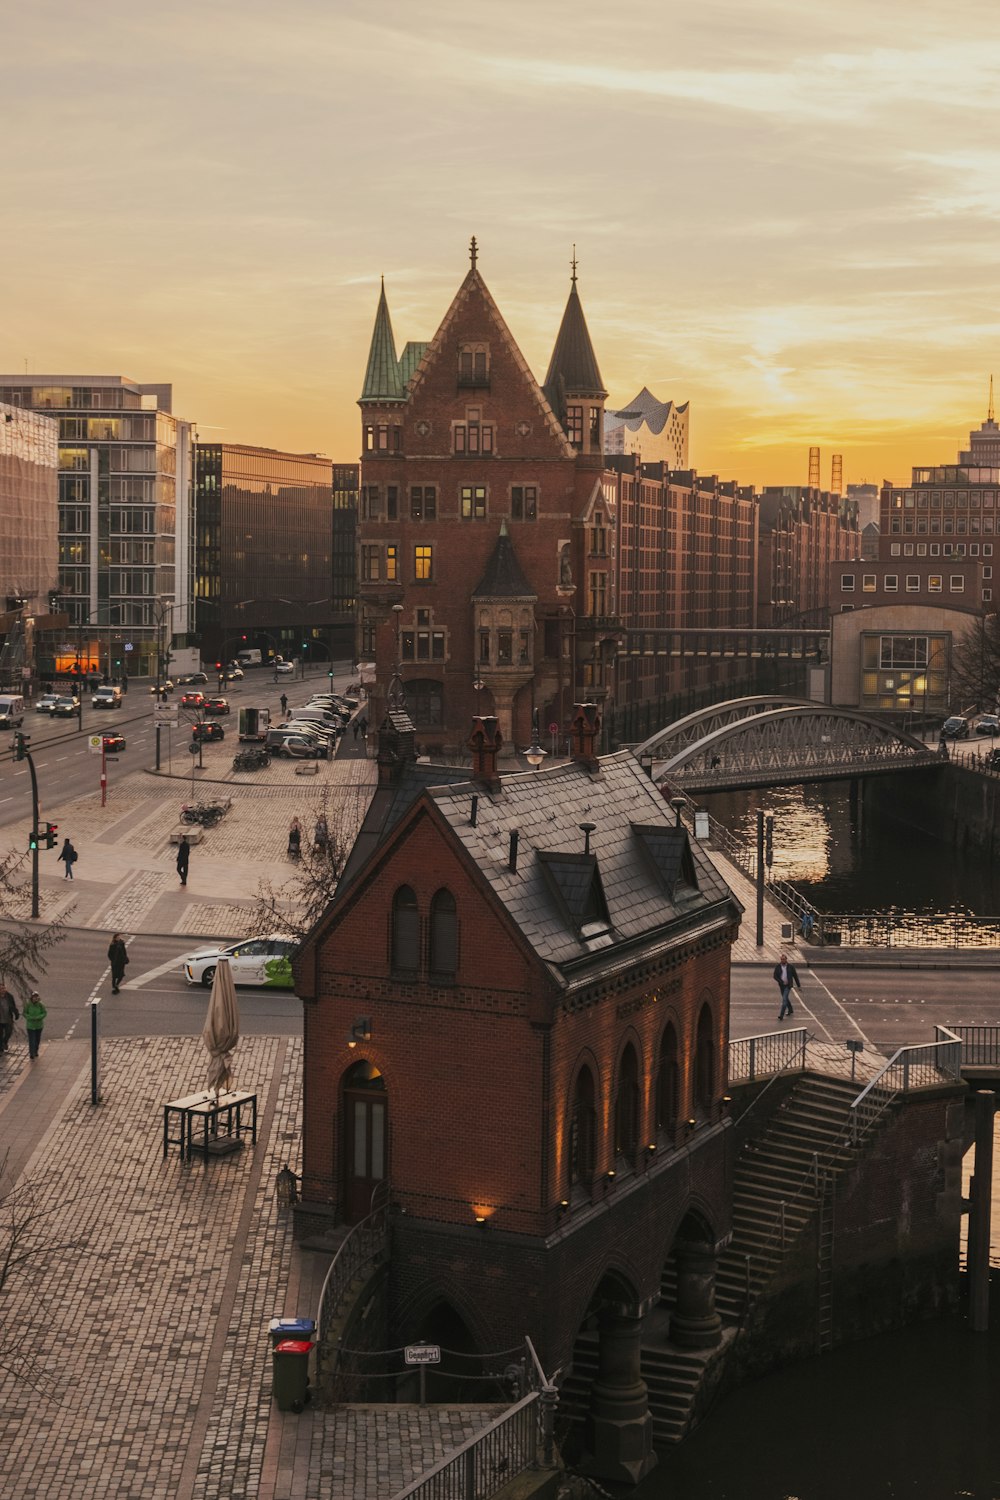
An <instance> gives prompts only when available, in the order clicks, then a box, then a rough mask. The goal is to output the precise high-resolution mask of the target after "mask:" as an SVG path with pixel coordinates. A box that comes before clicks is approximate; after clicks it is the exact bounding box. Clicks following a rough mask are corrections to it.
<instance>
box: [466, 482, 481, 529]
mask: <svg viewBox="0 0 1000 1500" xmlns="http://www.w3.org/2000/svg"><path fill="white" fill-rule="evenodd" d="M461 498H462V520H463V521H484V520H485V519H486V486H485V484H463V486H462V490H461Z"/></svg>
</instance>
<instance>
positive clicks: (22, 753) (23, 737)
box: [14, 730, 31, 760]
mask: <svg viewBox="0 0 1000 1500" xmlns="http://www.w3.org/2000/svg"><path fill="white" fill-rule="evenodd" d="M30 744H31V736H30V735H27V734H22V733H21V732H20V730H18V731H17V732H16V733H15V735H14V759H15V760H24V759H25V757H26V756H27V754H28V746H29V745H30Z"/></svg>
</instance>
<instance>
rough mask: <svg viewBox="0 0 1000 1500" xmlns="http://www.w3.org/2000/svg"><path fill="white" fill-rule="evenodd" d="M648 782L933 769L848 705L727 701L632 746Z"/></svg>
mask: <svg viewBox="0 0 1000 1500" xmlns="http://www.w3.org/2000/svg"><path fill="white" fill-rule="evenodd" d="M634 753H635V755H636V756H637V757H638V759H639V760H641V761H642V762H643V763H644V764H646V765H649V766H650V771H651V775H652V777H653V780H654V781H657V782H662V781H666V782H669V784H670V786H671V787H676V788H677V789H678V790H683V791H690V792H709V791H726V790H729V789H731V788H736V787H757V786H784V785H787V784H789V783H794V782H797V781H838V780H842V779H844V778H846V777H855V776H871V775H878V774H886V773H888V772H895V771H906V770H915V769H926V768H927V767H928V766H939V765H941V764H942V761H941V758H940V757H939V755H937V754H936V753H935V752H934V751H933V750H928V749H927V746H926V745H925V744H924V743H923V741H922V740H919V739H917V738H916V737H915V736H914V735H912V734H907V733H906V732H905V731H904V730H899V729H895V728H893V727H892V725H890V724H886V723H884V722H883V721H882V720H880V719H873V718H870V717H869V716H868V715H867V714H862V713H858V712H857V711H856V710H855V709H850V708H831V707H830V706H829V705H828V704H823V703H812V702H809V701H808V700H807V699H803V698H787V697H779V696H777V695H773V694H772V695H765V696H762V697H756V698H734V699H730V700H729V701H728V702H726V703H715V704H712V706H711V707H709V708H703V709H700V710H699V711H698V712H697V713H693V714H688V715H687V716H686V717H685V718H683V719H678V720H677V721H676V723H674V724H668V725H667V726H666V728H664V729H661V730H659V731H658V732H657V733H656V734H654V735H651V736H650V737H649V739H648V740H646V741H645V742H644V743H643V744H641V745H639V746H637V747H636V749H635V752H634Z"/></svg>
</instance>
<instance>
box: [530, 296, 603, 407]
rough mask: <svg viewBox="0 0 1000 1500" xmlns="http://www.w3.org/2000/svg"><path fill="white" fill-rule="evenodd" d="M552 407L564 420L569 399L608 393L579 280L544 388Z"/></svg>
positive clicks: (571, 298)
mask: <svg viewBox="0 0 1000 1500" xmlns="http://www.w3.org/2000/svg"><path fill="white" fill-rule="evenodd" d="M543 390H544V391H545V395H546V397H547V398H548V402H549V405H550V406H551V407H552V410H553V411H554V412H557V413H558V414H559V416H560V417H562V415H563V413H564V409H565V405H566V395H567V393H568V394H569V395H573V396H594V397H602V396H606V395H607V394H608V393H607V391H606V390H605V389H604V382H603V381H602V380H601V372H600V370H599V369H598V368H597V356H596V355H595V353H594V346H593V344H592V343H591V342H590V334H589V332H588V330H587V320H586V318H585V317H584V316H583V307H582V306H581V303H580V297H579V294H578V292H577V290H576V279H575V278H574V280H573V285H572V286H571V287H570V292H569V301H568V302H567V303H566V311H565V312H564V313H563V319H562V323H561V324H560V325H559V332H558V334H557V335H556V343H555V348H554V349H553V351H552V359H551V360H550V362H549V373H548V374H547V375H546V377H545V383H544V386H543Z"/></svg>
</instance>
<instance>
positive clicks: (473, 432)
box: [451, 421, 493, 455]
mask: <svg viewBox="0 0 1000 1500" xmlns="http://www.w3.org/2000/svg"><path fill="white" fill-rule="evenodd" d="M451 432H452V446H453V451H454V452H455V453H475V454H477V455H478V454H480V453H486V454H490V453H492V452H493V427H492V424H491V423H488V422H472V421H469V422H456V423H455V425H454V426H453V427H452V429H451Z"/></svg>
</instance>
